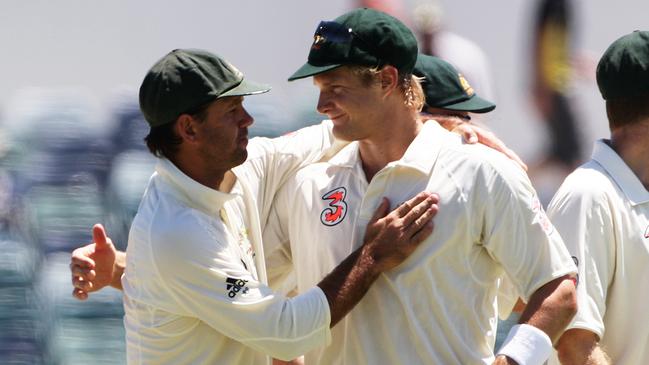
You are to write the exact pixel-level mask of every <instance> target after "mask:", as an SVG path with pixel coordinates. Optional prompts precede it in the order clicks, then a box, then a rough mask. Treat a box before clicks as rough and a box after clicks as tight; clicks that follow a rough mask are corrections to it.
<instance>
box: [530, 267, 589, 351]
mask: <svg viewBox="0 0 649 365" xmlns="http://www.w3.org/2000/svg"><path fill="white" fill-rule="evenodd" d="M576 312H577V296H576V293H575V285H574V282H573V281H572V279H571V278H570V276H568V275H566V276H563V277H561V278H558V279H555V280H552V281H551V282H549V283H547V284H545V285H544V286H542V287H541V288H539V289H538V290H537V291H536V292H534V294H533V295H532V296H531V297H530V300H529V303H528V304H527V306H526V307H525V310H524V311H523V313H522V314H521V318H520V321H519V323H526V324H529V325H532V326H534V327H536V328H538V329H540V330H542V331H543V332H545V333H546V334H547V335H548V336H549V337H550V339H551V340H552V343H556V341H557V340H558V339H559V337H560V336H561V334H562V333H563V331H564V330H565V328H566V327H567V326H568V324H569V323H570V320H571V319H572V317H574V315H575V313H576Z"/></svg>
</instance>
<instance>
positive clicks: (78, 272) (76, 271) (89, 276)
mask: <svg viewBox="0 0 649 365" xmlns="http://www.w3.org/2000/svg"><path fill="white" fill-rule="evenodd" d="M70 273H71V274H72V277H79V278H81V279H82V280H93V279H94V278H95V277H96V276H97V273H96V272H95V270H93V269H92V268H88V267H82V266H78V265H74V264H70Z"/></svg>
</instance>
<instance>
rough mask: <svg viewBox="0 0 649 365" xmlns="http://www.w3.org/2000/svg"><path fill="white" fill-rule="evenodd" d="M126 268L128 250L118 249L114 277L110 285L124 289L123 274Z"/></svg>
mask: <svg viewBox="0 0 649 365" xmlns="http://www.w3.org/2000/svg"><path fill="white" fill-rule="evenodd" d="M124 268H126V252H122V251H117V252H116V253H115V264H114V265H113V279H112V280H111V282H110V286H112V287H113V288H115V289H119V290H123V288H122V274H124Z"/></svg>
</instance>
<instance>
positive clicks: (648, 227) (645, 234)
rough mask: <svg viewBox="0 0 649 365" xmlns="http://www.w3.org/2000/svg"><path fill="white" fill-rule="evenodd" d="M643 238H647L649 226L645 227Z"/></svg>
mask: <svg viewBox="0 0 649 365" xmlns="http://www.w3.org/2000/svg"><path fill="white" fill-rule="evenodd" d="M644 238H649V226H647V229H645V231H644Z"/></svg>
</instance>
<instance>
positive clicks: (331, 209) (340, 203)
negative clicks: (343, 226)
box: [320, 187, 347, 226]
mask: <svg viewBox="0 0 649 365" xmlns="http://www.w3.org/2000/svg"><path fill="white" fill-rule="evenodd" d="M346 196H347V189H345V188H344V187H339V188H335V189H333V190H331V191H329V192H327V193H325V194H324V195H323V196H322V200H328V201H329V205H328V206H327V207H325V208H324V209H323V210H322V212H321V213H320V222H322V224H324V225H325V226H335V225H336V224H338V223H340V222H342V221H343V219H345V216H346V215H347V203H346V202H345V197H346Z"/></svg>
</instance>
